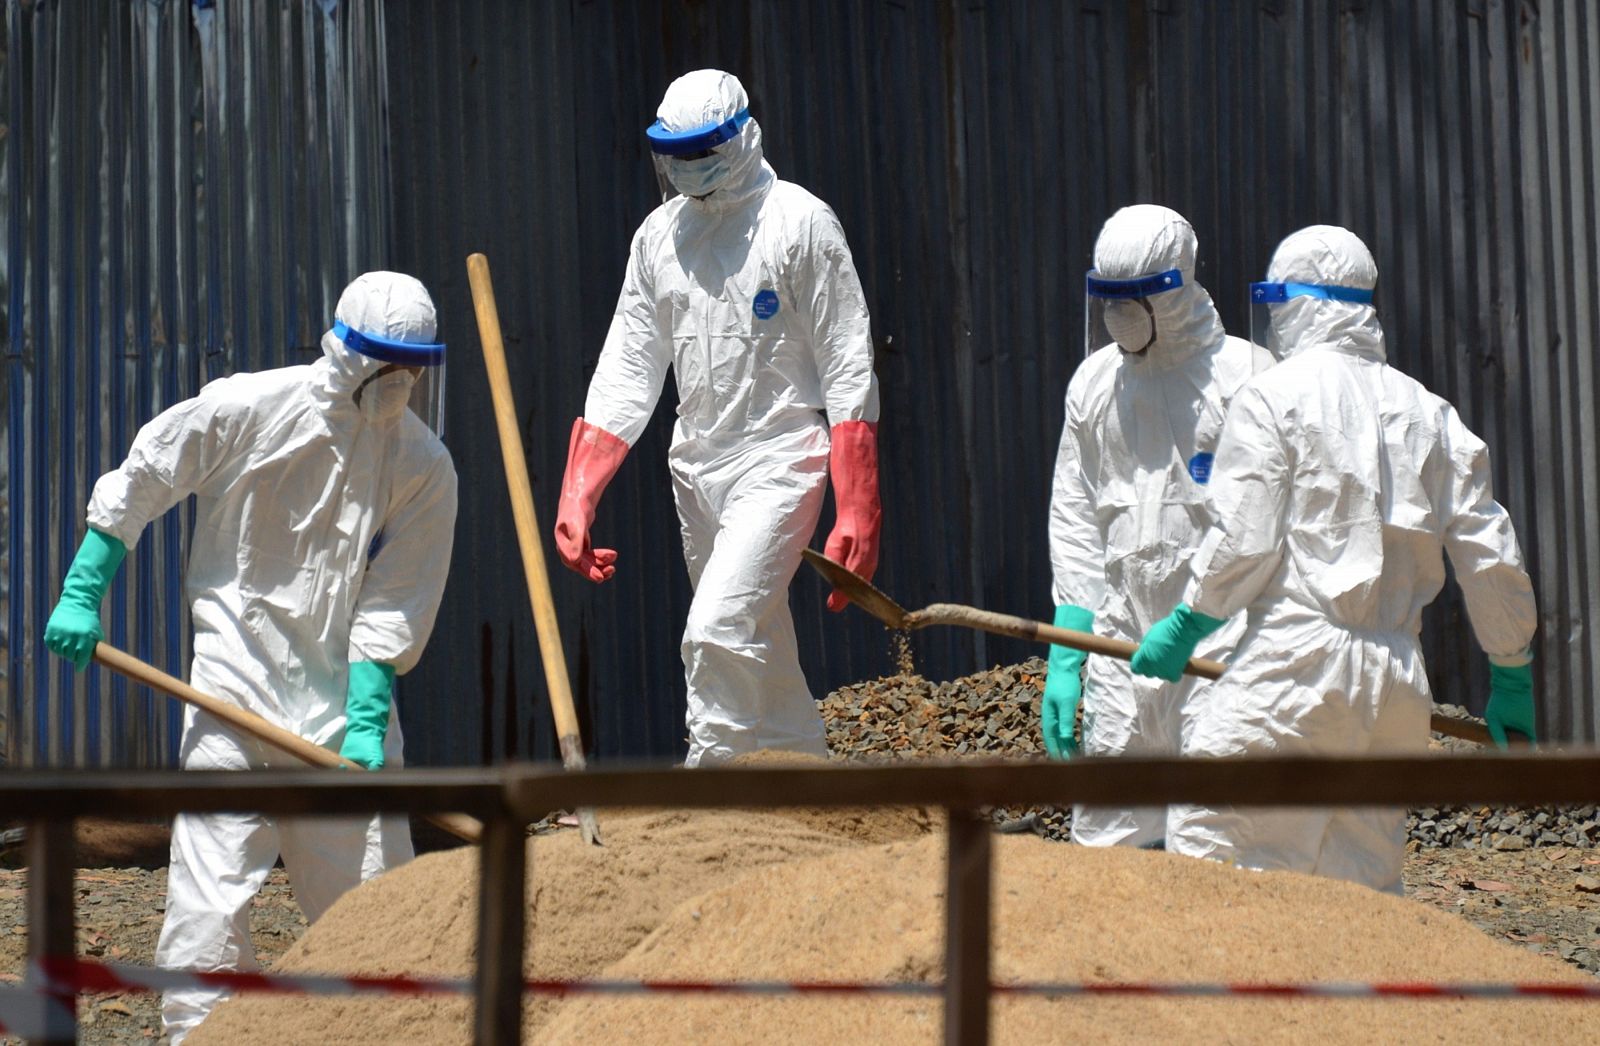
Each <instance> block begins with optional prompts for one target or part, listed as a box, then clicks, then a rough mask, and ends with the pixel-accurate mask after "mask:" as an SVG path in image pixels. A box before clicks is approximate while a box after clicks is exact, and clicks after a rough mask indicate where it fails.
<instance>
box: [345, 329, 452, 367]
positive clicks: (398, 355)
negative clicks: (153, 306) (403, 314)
mask: <svg viewBox="0 0 1600 1046" xmlns="http://www.w3.org/2000/svg"><path fill="white" fill-rule="evenodd" d="M333 336H334V337H335V338H338V339H339V340H340V341H342V342H344V343H345V345H346V346H347V347H349V348H350V350H351V351H353V352H359V353H361V355H363V356H370V357H371V358H372V359H375V360H382V361H383V362H385V363H398V364H400V366H402V367H437V366H439V365H440V364H441V363H443V362H444V342H442V341H441V342H428V341H396V340H394V339H393V338H383V337H379V336H378V335H376V334H363V333H361V332H360V331H358V330H354V329H352V328H351V327H350V325H349V324H347V323H345V322H343V321H341V320H335V321H334V323H333Z"/></svg>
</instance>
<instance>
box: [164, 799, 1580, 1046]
mask: <svg viewBox="0 0 1600 1046" xmlns="http://www.w3.org/2000/svg"><path fill="white" fill-rule="evenodd" d="M831 816H832V815H826V814H821V813H818V812H808V813H802V814H799V815H794V816H785V815H782V814H772V813H737V814H736V813H723V814H714V813H698V814H685V813H659V814H644V813H629V814H627V815H624V816H617V815H611V816H606V817H603V818H602V827H603V828H604V829H605V832H606V836H607V839H608V845H607V846H606V847H605V848H604V849H595V848H590V847H584V846H583V845H582V843H581V841H580V840H579V839H578V838H577V836H576V834H575V833H571V834H563V835H559V836H554V837H541V838H538V839H534V840H531V841H530V848H531V849H530V855H531V860H532V866H531V874H530V898H531V902H532V903H531V919H530V922H531V929H530V952H531V954H530V962H529V964H528V971H529V973H530V974H532V975H536V976H563V977H578V976H592V975H598V974H602V973H603V974H605V975H611V976H623V977H662V978H694V979H700V978H727V979H740V978H744V979H765V978H806V979H830V978H836V979H850V978H865V979H914V980H936V979H938V978H939V977H940V976H941V966H942V963H941V955H942V943H941V941H942V932H943V931H942V914H943V908H942V904H943V901H942V896H941V894H942V888H943V840H942V837H941V835H940V834H929V831H928V820H927V818H926V817H924V816H922V815H921V814H918V813H913V812H898V811H885V812H882V813H878V814H858V815H855V816H853V817H851V818H847V819H846V823H847V824H848V825H849V827H848V829H847V830H839V831H828V830H823V829H826V827H827V825H828V823H829V818H830V817H831ZM849 833H854V834H853V835H852V834H849ZM888 840H899V841H888ZM995 845H996V851H995V853H996V885H995V899H996V905H997V910H996V929H995V933H996V945H997V954H996V959H995V962H996V969H995V975H996V977H997V978H998V979H1000V980H1023V979H1030V980H1055V979H1059V980H1083V979H1092V980H1144V979H1153V980H1163V979H1165V980H1236V981H1239V980H1242V981H1252V980H1254V981H1265V980H1272V981H1295V980H1418V979H1442V980H1479V981H1482V980H1541V981H1570V982H1576V983H1584V982H1585V981H1586V978H1585V977H1584V976H1583V975H1582V974H1580V973H1577V972H1575V971H1573V970H1571V969H1570V968H1568V967H1566V966H1563V965H1562V964H1560V963H1557V962H1555V961H1553V960H1550V959H1546V958H1541V957H1539V956H1535V955H1532V954H1529V953H1527V952H1525V951H1522V950H1520V949H1517V948H1515V947H1513V946H1511V945H1508V944H1505V943H1502V942H1499V941H1496V940H1493V939H1491V938H1489V937H1487V936H1485V935H1484V934H1482V933H1480V932H1479V931H1477V930H1475V929H1474V928H1472V927H1471V926H1470V925H1469V924H1468V923H1466V922H1465V921H1464V920H1462V919H1460V918H1458V917H1455V916H1451V915H1448V914H1444V913H1440V912H1437V911H1435V910H1434V909H1432V908H1429V907H1427V906H1425V905H1423V904H1420V903H1417V902H1413V901H1407V900H1403V899H1400V898H1395V897H1389V896H1386V895H1381V894H1377V893H1374V892H1372V891H1370V890H1367V889H1365V888H1363V887H1358V886H1353V885H1350V884H1347V883H1341V882H1335V881H1331V880H1326V879H1317V878H1313V877H1309V876H1302V875H1295V874H1288V873H1274V874H1257V873H1251V872H1241V871H1236V870H1234V869H1230V868H1226V867H1223V866H1221V865H1217V864H1211V863H1207V862H1202V861H1195V860H1190V859H1187V858H1182V857H1178V856H1175V855H1170V854H1164V853H1152V852H1146V851H1132V850H1091V849H1086V848H1082V847H1077V846H1070V845H1066V844H1061V843H1052V842H1047V841H1044V840H1041V839H1037V838H1033V837H1018V836H1006V837H997V838H996V840H995ZM474 856H475V855H474V852H473V851H470V850H465V849H463V850H456V851H450V852H446V853H439V854H433V855H429V856H427V857H424V858H421V859H419V860H418V861H416V862H413V863H412V864H410V865H408V866H406V867H404V868H401V869H397V870H396V871H394V872H391V873H389V874H388V875H385V876H383V877H381V878H379V879H377V880H374V881H373V882H371V883H368V884H366V885H365V886H363V887H361V888H360V889H357V890H355V891H352V892H351V893H350V894H348V895H346V896H345V897H344V898H343V899H341V900H340V901H339V902H338V904H336V905H335V906H334V908H333V909H332V910H331V911H330V912H329V913H328V914H327V915H326V916H324V918H323V919H322V920H321V921H319V922H318V923H317V925H315V926H313V927H312V928H311V929H310V930H309V931H308V932H307V933H306V936H305V937H304V939H302V940H301V942H300V943H299V945H297V946H296V947H295V948H294V949H293V950H291V951H290V952H289V953H288V954H286V955H285V957H284V959H283V960H282V961H281V962H280V963H279V964H278V969H280V970H285V971H296V972H359V973H372V974H383V973H418V974H448V975H464V974H467V973H468V972H469V971H470V967H471V954H472V950H473V936H474V892H473V891H474V879H475V872H474ZM1590 983H1592V982H1590ZM468 1007H469V1004H468V1002H467V1001H466V1000H464V999H462V1000H449V1001H441V1000H426V1001H411V1000H391V999H320V998H318V999H306V998H296V999H274V998H270V997H263V996H252V997H247V998H243V999H240V1000H236V1001H234V1002H230V1003H228V1004H226V1005H225V1006H223V1007H222V1008H220V1009H219V1010H218V1011H217V1012H216V1013H215V1014H214V1015H213V1017H212V1019H211V1020H210V1021H208V1022H207V1023H206V1024H205V1025H204V1026H203V1027H202V1028H201V1029H200V1030H199V1032H197V1033H196V1035H195V1036H194V1037H193V1038H192V1039H191V1040H190V1042H192V1043H195V1044H196V1046H205V1044H207V1043H211V1044H216V1043H240V1044H248V1043H263V1044H266V1043H271V1044H273V1046H277V1044H279V1043H283V1042H312V1041H314V1042H325V1043H458V1042H459V1043H464V1042H466V1041H468V1038H469V1021H470V1014H469V1008H468ZM558 1007H559V1008H558ZM995 1022H996V1023H995V1028H996V1033H997V1034H996V1041H998V1042H1030V1043H1031V1042H1057V1041H1060V1042H1066V1041H1069V1040H1070V1041H1074V1042H1079V1041H1113V1040H1116V1041H1126V1040H1129V1039H1133V1040H1144V1041H1150V1040H1155V1039H1162V1040H1168V1041H1176V1042H1199V1041H1202V1040H1203V1041H1205V1042H1208V1043H1214V1042H1216V1041H1219V1040H1220V1041H1281V1042H1289V1041H1293V1042H1297V1043H1298V1042H1308V1041H1310V1042H1317V1041H1328V1042H1331V1041H1334V1040H1343V1041H1408V1042H1417V1041H1421V1042H1432V1041H1451V1042H1471V1041H1485V1042H1487V1041H1491V1040H1500V1041H1508V1040H1516V1041H1520V1040H1521V1039H1523V1038H1526V1037H1528V1035H1529V1034H1530V1033H1535V1032H1537V1034H1538V1035H1540V1036H1541V1037H1545V1038H1552V1039H1554V1040H1559V1041H1600V1008H1595V1007H1592V1006H1588V1005H1585V1004H1582V1003H1549V1002H1537V1001H1526V1002H1515V1003H1509V1002H1429V1003H1417V1002H1409V1001H1398V1000H1396V1001H1338V1002H1327V1001H1320V1000H1299V1001H1295V1000H1284V1001H1276V1000H1274V1001H1254V1000H1252V1001H1232V1000H1192V999H1175V1000H1159V999H1095V1000H1083V999H1073V1000H1031V999H1030V1000H1021V999H1018V1000H1012V999H1001V1000H997V1002H996V1004H995ZM939 1026H940V1025H939V1006H938V1003H937V1002H936V1001H921V1000H909V1001H908V1000H901V999H889V998H876V999H840V998H805V999H795V998H788V999H763V998H750V997H729V998H687V999H684V998H666V997H661V996H652V997H642V998H605V999H574V1000H571V1001H568V1002H565V1003H559V1004H558V1003H555V1002H553V1001H550V1000H538V1001H533V1002H530V1004H529V1005H528V1007H527V1018H526V1022H525V1026H524V1027H525V1033H526V1034H527V1036H528V1039H529V1041H536V1042H548V1043H577V1042H584V1043H592V1042H631V1043H637V1042H651V1043H657V1042H669V1043H670V1042H683V1043H690V1042H695V1043H699V1042H708V1041H716V1042H734V1043H738V1042H749V1043H756V1042H760V1043H763V1044H772V1043H790V1042H869V1041H870V1042H882V1043H928V1042H933V1041H937V1036H938V1034H939Z"/></svg>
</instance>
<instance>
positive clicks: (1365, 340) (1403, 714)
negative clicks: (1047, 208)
mask: <svg viewBox="0 0 1600 1046" xmlns="http://www.w3.org/2000/svg"><path fill="white" fill-rule="evenodd" d="M1268 279H1269V280H1272V281H1281V282H1284V283H1290V284H1309V285H1315V286H1319V287H1333V288H1352V289H1356V290H1358V291H1361V290H1365V291H1370V290H1371V289H1372V288H1373V287H1375V286H1376V285H1377V279H1378V272H1377V265H1376V264H1375V263H1374V262H1373V259H1372V255H1371V254H1370V253H1369V252H1368V250H1367V248H1366V245H1365V244H1363V243H1362V242H1361V241H1360V240H1359V239H1358V238H1356V236H1355V235H1353V234H1352V233H1350V232H1348V231H1347V230H1344V229H1340V228H1336V227H1333V226H1313V227H1311V228H1307V229H1302V230H1301V231H1299V232H1297V233H1295V234H1293V235H1292V236H1290V237H1288V238H1287V239H1286V240H1284V241H1283V243H1282V244H1280V245H1279V247H1278V249H1277V251H1276V253H1275V254H1274V255H1273V258H1272V263H1271V266H1270V267H1269V270H1268ZM1272 310H1273V314H1272V325H1273V328H1274V334H1275V336H1276V340H1277V342H1278V343H1279V344H1281V345H1283V346H1284V351H1285V352H1286V353H1288V358H1287V359H1285V360H1284V361H1283V362H1282V363H1279V364H1278V365H1277V366H1276V367H1274V368H1273V369H1272V370H1271V371H1269V372H1267V373H1266V374H1264V375H1262V376H1261V377H1259V378H1257V379H1255V380H1254V381H1253V382H1252V383H1251V384H1250V385H1249V386H1247V387H1246V388H1245V389H1244V390H1242V391H1241V392H1240V393H1239V394H1238V395H1237V396H1235V397H1234V401H1233V405H1232V406H1231V408H1230V409H1229V412H1228V418H1227V423H1226V425H1225V426H1224V428H1223V433H1222V440H1221V443H1220V445H1219V446H1218V449H1217V457H1216V462H1215V465H1214V468H1213V470H1212V478H1211V484H1210V491H1209V496H1210V502H1211V507H1212V513H1213V515H1214V518H1215V521H1216V527H1215V529H1213V530H1212V531H1211V532H1210V533H1209V534H1208V535H1207V538H1206V540H1205V542H1204V544H1203V545H1202V548H1201V552H1200V555H1199V557H1198V559H1197V562H1196V565H1195V580H1194V582H1193V583H1192V584H1191V586H1190V588H1189V592H1188V602H1189V604H1190V605H1191V606H1192V608H1193V610H1194V611H1195V612H1196V613H1198V614H1201V615H1205V616H1206V617H1209V618H1228V617H1232V616H1233V615H1235V614H1238V613H1239V611H1241V610H1244V611H1246V613H1245V615H1244V618H1245V624H1246V627H1245V633H1244V635H1243V637H1242V638H1241V639H1240V641H1239V643H1238V645H1237V646H1236V648H1235V651H1234V655H1233V657H1232V658H1230V659H1229V664H1228V671H1227V673H1226V675H1225V676H1224V677H1223V678H1222V679H1221V680H1220V681H1218V682H1216V683H1214V684H1212V685H1211V686H1209V687H1206V688H1205V689H1204V690H1202V691H1199V692H1198V693H1197V695H1196V699H1195V702H1194V704H1195V711H1194V720H1193V724H1192V730H1191V732H1190V735H1189V737H1188V740H1187V743H1186V744H1185V746H1184V752H1185V754H1187V755H1211V756H1231V755H1242V754H1247V753H1248V754H1267V753H1271V754H1318V755H1332V754H1341V755H1365V754H1374V755H1377V754H1402V753H1414V752H1420V751H1423V750H1424V749H1425V748H1426V746H1427V740H1428V717H1429V712H1430V708H1431V700H1432V699H1431V696H1430V693H1429V688H1428V679H1427V674H1426V672H1425V670H1424V665H1423V661H1422V653H1421V650H1420V649H1419V647H1418V633H1419V631H1420V629H1421V625H1422V609H1423V607H1425V606H1427V605H1428V604H1429V603H1430V602H1432V600H1433V598H1434V597H1435V596H1436V595H1437V594H1438V592H1439V589H1440V587H1441V586H1442V585H1443V583H1444V578H1445V571H1444V561H1443V556H1442V555H1441V551H1443V552H1447V553H1448V554H1449V556H1450V561H1451V564H1452V565H1453V566H1454V567H1455V573H1456V578H1457V580H1458V581H1459V582H1460V584H1461V587H1462V591H1463V594H1464V595H1465V597H1466V604H1467V610H1468V612H1469V615H1470V617H1471V619H1472V625H1473V629H1474V631H1475V632H1476V634H1477V637H1478V641H1479V642H1480V643H1481V644H1482V646H1483V648H1484V650H1485V651H1486V652H1487V653H1488V654H1489V655H1490V656H1491V658H1492V659H1498V663H1502V664H1515V663H1525V662H1526V660H1527V657H1528V654H1527V650H1528V644H1529V642H1530V640H1531V639H1532V638H1533V633H1534V629H1535V626H1536V623H1537V617H1536V612H1535V606H1534V597H1533V589H1532V585H1531V583H1530V581H1529V579H1528V575H1527V574H1526V572H1524V570H1523V567H1522V556H1521V553H1520V551H1519V550H1518V547H1517V539H1516V535H1515V533H1514V532H1513V529H1512V525H1511V520H1510V517H1509V516H1508V515H1507V514H1506V511H1505V509H1503V508H1502V507H1501V506H1500V505H1499V504H1497V503H1496V502H1495V500H1494V496H1493V492H1492V490H1491V488H1490V476H1489V451H1488V448H1487V447H1485V446H1484V443H1483V441H1482V440H1480V439H1479V438H1478V437H1477V436H1475V435H1474V434H1473V433H1472V432H1471V431H1470V430H1468V429H1467V427H1466V426H1465V425H1464V424H1462V422H1461V418H1460V417H1459V416H1458V415H1457V413H1456V411H1455V409H1454V408H1453V407H1452V406H1451V405H1450V404H1449V403H1447V402H1446V401H1445V400H1443V399H1441V398H1439V397H1438V396H1435V395H1434V394H1432V393H1431V392H1429V391H1428V390H1427V389H1425V388H1424V387H1423V386H1422V385H1421V384H1419V383H1418V382H1416V381H1414V380H1412V379H1411V378H1409V377H1407V376H1405V375H1404V374H1401V373H1400V372H1399V371H1397V370H1395V369H1393V368H1391V367H1389V366H1388V365H1387V364H1386V363H1385V358H1386V357H1385V350H1384V338H1383V330H1382V328H1381V327H1380V326H1379V324H1378V318H1377V313H1376V311H1375V310H1374V308H1373V306H1372V305H1371V304H1370V303H1362V302H1359V301H1339V300H1324V299H1319V298H1316V297H1311V296H1299V297H1291V298H1290V299H1289V300H1287V301H1285V302H1283V303H1282V304H1280V305H1274V306H1272ZM1404 824H1405V815H1404V811H1402V810H1398V809H1308V810H1286V811H1276V810H1259V809H1257V810H1251V809H1248V808H1245V809H1240V808H1222V809H1211V808H1206V807H1198V806H1174V807H1173V808H1172V817H1171V824H1170V829H1169V847H1170V848H1171V849H1173V850H1176V851H1178V852H1181V853H1185V854H1190V855H1193V856H1199V857H1214V858H1218V859H1222V860H1226V861H1230V862H1232V863H1235V864H1238V865H1241V866H1244V867H1249V868H1258V869H1291V870H1296V871H1303V872H1314V873H1318V874H1322V875H1327V876H1331V877H1335V878H1341V879H1348V880H1351V881H1353V882H1359V883H1365V884H1366V885H1368V886H1371V887H1373V888H1375V889H1380V890H1388V891H1391V892H1395V893H1398V892H1400V889H1401V885H1400V867H1401V860H1402V857H1403V854H1404V841H1405V840H1404Z"/></svg>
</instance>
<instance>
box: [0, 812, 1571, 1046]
mask: <svg viewBox="0 0 1600 1046" xmlns="http://www.w3.org/2000/svg"><path fill="white" fill-rule="evenodd" d="M79 842H80V847H82V848H83V853H84V858H83V859H84V861H85V863H88V864H96V865H97V866H96V867H86V868H84V869H82V870H81V871H80V872H79V874H78V877H77V883H78V893H77V904H78V923H79V933H78V946H79V950H80V953H81V954H83V955H86V956H93V957H97V958H102V959H105V960H107V961H117V962H130V963H139V964H148V963H151V962H152V960H153V958H154V954H155V945H156V939H157V936H158V935H159V933H160V930H161V920H162V917H163V909H164V908H165V903H166V869H165V867H164V864H165V858H166V832H165V829H164V828H162V827H160V826H153V825H139V826H108V825H91V826H88V827H87V828H86V830H85V831H84V832H82V833H80V839H79ZM425 843H426V839H425V838H419V846H425ZM1059 845H1063V846H1065V845H1070V844H1065V843H1063V844H1059ZM95 847H98V849H96V848H95ZM19 856H20V855H19V854H17V853H15V852H13V853H11V854H9V855H7V858H9V859H8V860H7V859H0V863H6V864H10V865H13V866H14V865H15V864H16V861H17V859H18V857H19ZM111 859H115V862H116V865H117V866H112V865H111V864H109V863H108V862H109V861H110V860H111ZM1405 881H1406V893H1407V896H1409V897H1411V898H1413V899H1415V900H1418V901H1422V902H1424V903H1426V904H1429V905H1432V906H1433V907H1435V908H1438V909H1440V910H1441V911H1445V912H1449V913H1451V914H1453V915H1456V916H1458V917H1460V918H1462V919H1464V920H1466V921H1467V922H1469V923H1470V924H1472V925H1474V926H1476V927H1478V928H1479V929H1480V930H1482V931H1483V932H1484V933H1486V934H1488V935H1490V936H1491V937H1495V938H1498V939H1501V940H1504V941H1507V942H1509V943H1512V944H1515V945H1518V946H1520V947H1522V948H1524V949H1526V950H1528V951H1530V952H1534V953H1538V954H1542V955H1550V956H1553V957H1555V958H1557V959H1560V960H1562V961H1563V962H1565V963H1567V964H1569V965H1571V966H1574V967H1577V968H1579V969H1583V970H1586V971H1588V972H1590V973H1594V972H1596V971H1597V969H1600V892H1588V891H1589V890H1600V850H1591V849H1567V848H1559V847H1557V848H1538V849H1531V850H1525V851H1521V852H1512V853H1500V852H1492V851H1490V852H1474V851H1464V850H1459V849H1458V850H1446V849H1438V850H1429V849H1419V850H1417V851H1416V852H1413V853H1409V854H1408V855H1407V857H1406V868H1405ZM25 883H26V873H25V871H23V870H21V869H18V868H16V867H6V868H0V983H13V982H15V981H17V980H19V979H20V977H21V974H22V971H23V966H24V962H25V955H26V948H27V937H26V934H27V927H26V921H27V916H26V907H25V899H26V894H25V890H24V887H25ZM304 930H305V920H304V917H303V916H302V915H301V914H300V909H299V907H298V906H297V905H296V904H295V901H294V895H293V891H292V889H291V887H290V886H289V883H288V881H287V880H286V878H285V876H284V873H283V869H281V868H278V869H274V871H273V873H272V875H271V876H270V877H269V879H268V881H267V886H266V889H265V890H263V892H262V894H261V895H260V896H259V897H258V898H257V899H256V902H255V904H254V906H253V908H252V910H251V936H252V938H253V939H254V941H255V946H256V950H257V953H258V954H259V955H260V957H261V960H262V963H263V965H264V966H267V967H268V968H270V967H271V965H272V963H273V961H274V960H276V959H277V958H278V956H280V955H282V954H283V953H284V952H285V951H286V950H287V949H288V948H289V946H290V945H292V944H294V943H295V941H297V940H298V939H299V938H300V936H301V934H302V933H303V932H304ZM1486 1005H1492V1004H1486ZM1573 1005H1583V1004H1581V1003H1578V1004H1573ZM80 1014H81V1019H82V1022H83V1025H82V1033H81V1038H80V1041H81V1042H83V1043H91V1044H96V1043H99V1044H117V1046H123V1044H127V1043H139V1044H148V1043H152V1042H157V1041H160V1040H161V1038H162V1036H161V1034H160V1029H161V1019H160V1013H159V1009H158V1000H157V997H156V996H154V995H150V994H142V993H136V992H135V993H124V994H108V995H94V996H85V997H84V998H83V999H81V1000H80ZM0 1041H4V1042H5V1043H6V1044H7V1046H9V1044H10V1043H13V1042H17V1041H18V1040H13V1039H5V1040H0Z"/></svg>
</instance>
